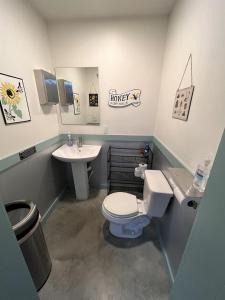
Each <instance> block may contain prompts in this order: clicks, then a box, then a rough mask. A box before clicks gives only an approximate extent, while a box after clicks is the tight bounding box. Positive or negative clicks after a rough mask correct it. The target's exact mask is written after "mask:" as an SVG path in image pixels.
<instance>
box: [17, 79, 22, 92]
mask: <svg viewBox="0 0 225 300" xmlns="http://www.w3.org/2000/svg"><path fill="white" fill-rule="evenodd" d="M16 91H17V93H23V88H22V86H21V83H20V82H19V84H18V87H17V89H16Z"/></svg>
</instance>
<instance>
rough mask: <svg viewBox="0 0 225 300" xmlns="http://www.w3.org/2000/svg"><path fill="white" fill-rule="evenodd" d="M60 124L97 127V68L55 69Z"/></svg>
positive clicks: (98, 111)
mask: <svg viewBox="0 0 225 300" xmlns="http://www.w3.org/2000/svg"><path fill="white" fill-rule="evenodd" d="M55 73H56V78H57V85H58V92H59V107H60V114H61V119H62V124H65V125H68V124H77V125H78V124H81V125H99V124H100V109H99V80H98V68H97V67H92V68H85V67H81V68H55Z"/></svg>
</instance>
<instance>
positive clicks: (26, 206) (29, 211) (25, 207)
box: [5, 200, 39, 240]
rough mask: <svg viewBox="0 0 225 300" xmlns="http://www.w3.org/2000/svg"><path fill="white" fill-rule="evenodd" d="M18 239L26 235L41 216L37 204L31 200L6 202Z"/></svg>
mask: <svg viewBox="0 0 225 300" xmlns="http://www.w3.org/2000/svg"><path fill="white" fill-rule="evenodd" d="M5 209H6V211H7V213H8V217H9V220H10V222H11V224H12V228H13V230H14V232H15V235H16V237H17V240H19V239H21V238H22V237H23V236H25V235H26V234H27V233H28V232H29V231H30V230H31V228H32V227H33V226H34V225H35V224H36V222H37V220H38V218H39V211H38V209H37V206H36V205H35V204H34V203H33V202H31V201H25V200H17V201H14V202H11V203H6V204H5Z"/></svg>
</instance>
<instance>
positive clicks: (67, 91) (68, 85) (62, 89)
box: [57, 79, 74, 105]
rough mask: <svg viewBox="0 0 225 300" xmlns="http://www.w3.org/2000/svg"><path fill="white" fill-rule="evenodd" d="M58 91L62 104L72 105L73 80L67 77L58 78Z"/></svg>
mask: <svg viewBox="0 0 225 300" xmlns="http://www.w3.org/2000/svg"><path fill="white" fill-rule="evenodd" d="M57 84H58V91H59V99H60V104H61V105H72V104H73V102H74V99H73V86H72V82H71V81H69V80H65V79H58V80H57Z"/></svg>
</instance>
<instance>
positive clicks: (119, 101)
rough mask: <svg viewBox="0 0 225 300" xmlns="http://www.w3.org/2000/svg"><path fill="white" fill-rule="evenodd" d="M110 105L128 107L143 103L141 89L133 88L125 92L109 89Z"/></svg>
mask: <svg viewBox="0 0 225 300" xmlns="http://www.w3.org/2000/svg"><path fill="white" fill-rule="evenodd" d="M108 104H109V106H111V107H126V106H130V105H132V106H134V107H138V106H139V105H141V90H140V89H133V90H130V91H128V92H125V93H121V94H118V93H117V92H116V90H114V89H111V90H110V91H109V103H108Z"/></svg>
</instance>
